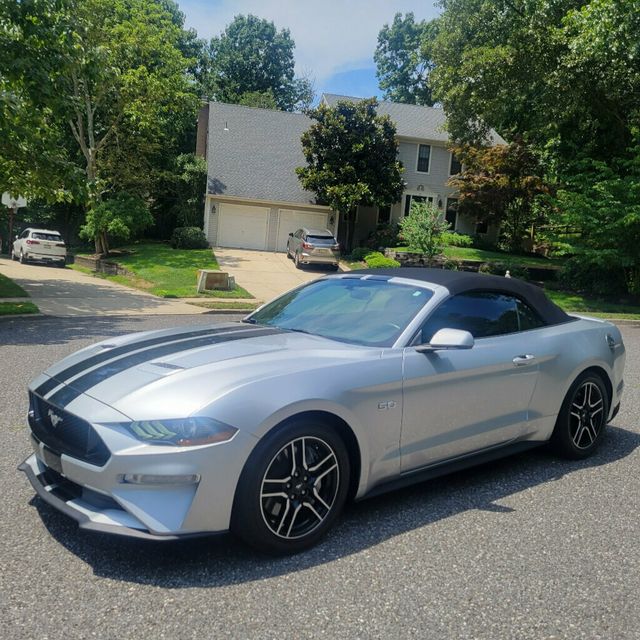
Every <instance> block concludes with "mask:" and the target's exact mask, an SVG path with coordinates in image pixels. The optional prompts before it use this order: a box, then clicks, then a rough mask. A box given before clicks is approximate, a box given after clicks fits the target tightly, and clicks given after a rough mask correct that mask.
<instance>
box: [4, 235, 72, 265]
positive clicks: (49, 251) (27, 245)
mask: <svg viewBox="0 0 640 640" xmlns="http://www.w3.org/2000/svg"><path fill="white" fill-rule="evenodd" d="M11 258H12V259H13V260H20V263H21V264H24V263H25V262H27V261H29V260H40V261H42V262H55V263H56V264H57V265H58V266H59V267H64V265H65V262H66V261H67V249H66V247H65V245H64V240H63V239H62V236H61V235H60V234H59V233H58V232H57V231H50V230H49V229H25V230H24V231H23V232H22V233H21V234H20V235H19V236H16V239H15V242H14V243H13V247H12V249H11Z"/></svg>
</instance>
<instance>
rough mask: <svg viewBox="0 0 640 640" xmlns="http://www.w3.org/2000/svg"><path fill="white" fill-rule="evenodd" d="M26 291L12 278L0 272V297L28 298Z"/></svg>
mask: <svg viewBox="0 0 640 640" xmlns="http://www.w3.org/2000/svg"><path fill="white" fill-rule="evenodd" d="M28 297H29V295H28V294H27V292H26V291H25V290H24V289H23V288H22V287H21V286H20V285H17V284H16V283H15V282H14V281H13V280H11V279H10V278H7V276H5V275H3V274H1V273H0V298H28Z"/></svg>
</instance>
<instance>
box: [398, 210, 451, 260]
mask: <svg viewBox="0 0 640 640" xmlns="http://www.w3.org/2000/svg"><path fill="white" fill-rule="evenodd" d="M400 227H401V229H402V235H403V236H404V239H405V240H406V242H407V244H408V245H409V248H410V249H416V250H417V251H419V252H420V253H423V254H424V255H425V256H426V257H427V259H428V260H429V261H431V260H432V259H433V258H434V257H435V256H437V255H438V254H439V253H441V251H442V247H443V242H442V234H443V233H444V232H445V231H447V229H448V228H449V223H448V222H445V221H444V220H442V219H441V218H440V211H438V208H437V207H435V206H433V205H432V204H430V203H427V202H412V203H411V213H410V214H409V215H408V216H407V217H406V218H404V220H403V221H402V222H401V223H400Z"/></svg>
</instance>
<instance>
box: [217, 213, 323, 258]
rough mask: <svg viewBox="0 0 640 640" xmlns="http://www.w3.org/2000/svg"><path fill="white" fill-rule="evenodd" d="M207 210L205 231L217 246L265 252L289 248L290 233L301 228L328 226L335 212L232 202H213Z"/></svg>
mask: <svg viewBox="0 0 640 640" xmlns="http://www.w3.org/2000/svg"><path fill="white" fill-rule="evenodd" d="M207 212H208V215H207V216H206V217H205V233H206V235H207V238H208V240H209V242H210V243H211V244H212V245H213V246H218V247H234V248H238V249H258V250H263V251H264V250H267V251H286V250H287V240H288V238H289V233H292V232H294V231H296V230H297V229H300V228H301V227H307V228H311V229H326V228H328V223H329V215H330V213H331V212H330V211H329V210H327V209H322V210H315V211H314V210H311V209H310V210H301V209H285V208H279V207H270V206H262V205H253V204H244V203H243V204H236V203H230V202H211V203H210V205H209V207H208V209H207Z"/></svg>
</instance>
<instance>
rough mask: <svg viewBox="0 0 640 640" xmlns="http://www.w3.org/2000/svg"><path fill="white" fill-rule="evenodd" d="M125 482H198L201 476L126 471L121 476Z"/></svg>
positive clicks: (194, 474)
mask: <svg viewBox="0 0 640 640" xmlns="http://www.w3.org/2000/svg"><path fill="white" fill-rule="evenodd" d="M120 482H124V483H125V484H197V483H198V482H200V476H199V475H198V474H196V473H193V474H184V475H171V476H165V475H150V474H148V473H125V474H124V475H122V476H120Z"/></svg>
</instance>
